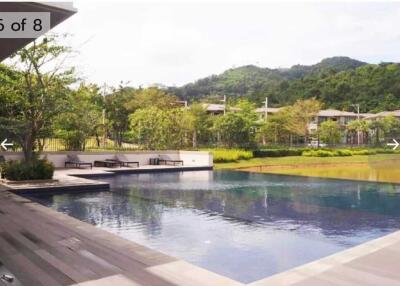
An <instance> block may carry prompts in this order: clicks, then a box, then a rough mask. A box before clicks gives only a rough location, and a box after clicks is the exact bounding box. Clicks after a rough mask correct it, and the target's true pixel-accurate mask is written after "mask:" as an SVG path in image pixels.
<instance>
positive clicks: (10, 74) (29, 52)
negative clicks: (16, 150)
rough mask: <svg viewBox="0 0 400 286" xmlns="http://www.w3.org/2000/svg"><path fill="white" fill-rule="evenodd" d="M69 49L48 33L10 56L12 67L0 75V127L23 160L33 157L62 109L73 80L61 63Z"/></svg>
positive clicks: (28, 160) (72, 76)
mask: <svg viewBox="0 0 400 286" xmlns="http://www.w3.org/2000/svg"><path fill="white" fill-rule="evenodd" d="M69 53H70V49H69V48H68V47H65V46H63V45H60V44H59V43H58V36H56V35H51V36H47V37H44V38H42V39H41V40H37V41H35V42H33V44H31V45H30V46H28V47H26V48H23V49H21V50H20V51H19V52H17V54H16V55H14V57H13V59H14V66H13V67H10V68H7V72H6V76H2V77H1V79H0V80H1V82H0V98H2V100H4V101H5V102H4V103H5V105H4V106H2V107H1V108H2V112H0V116H1V117H0V128H1V129H2V132H3V133H5V134H7V135H8V136H9V137H10V138H11V139H13V140H15V141H16V142H17V143H18V144H19V145H21V147H22V149H23V153H24V158H25V160H26V161H27V162H30V161H32V160H34V159H35V156H34V155H35V153H34V152H35V149H36V145H37V142H38V139H39V138H42V137H44V136H45V135H47V134H49V133H50V132H51V128H52V123H53V119H54V118H55V117H56V116H57V114H59V113H60V112H61V111H62V110H63V106H64V103H65V100H66V98H67V95H68V93H69V89H68V86H69V85H70V84H71V83H72V82H74V81H75V78H74V73H73V69H72V68H68V67H66V66H65V64H64V60H65V57H66V55H68V54H69Z"/></svg>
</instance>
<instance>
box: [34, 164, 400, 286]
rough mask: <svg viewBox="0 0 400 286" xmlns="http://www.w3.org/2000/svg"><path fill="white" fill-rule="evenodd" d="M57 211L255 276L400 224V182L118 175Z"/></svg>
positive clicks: (61, 203)
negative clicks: (101, 188)
mask: <svg viewBox="0 0 400 286" xmlns="http://www.w3.org/2000/svg"><path fill="white" fill-rule="evenodd" d="M101 180H102V181H108V182H110V183H111V192H100V193H70V194H56V195H51V194H46V195H38V196H36V197H35V198H34V199H35V200H38V201H39V202H41V203H42V204H44V205H46V206H48V207H51V208H53V209H55V210H57V211H60V212H63V213H67V214H69V215H71V216H73V217H76V218H78V219H80V220H82V221H86V222H88V223H91V224H94V225H96V226H98V227H100V228H102V229H105V230H108V231H110V232H113V233H115V234H117V235H120V236H122V237H125V238H127V239H130V240H133V241H136V242H139V243H141V244H143V245H146V246H148V247H151V248H154V249H157V250H159V251H161V252H164V253H166V254H169V255H172V256H176V257H179V258H182V259H185V260H187V261H189V262H191V263H193V264H196V265H198V266H201V267H204V268H206V269H208V270H210V271H214V272H216V273H219V274H222V275H225V276H228V277H230V278H232V279H236V280H238V281H240V282H244V283H249V282H252V281H256V280H258V279H262V278H265V277H267V276H269V275H272V274H275V273H278V272H281V271H284V270H288V269H290V268H292V267H295V266H298V265H301V264H304V263H306V262H310V261H312V260H315V259H318V258H322V257H324V256H327V255H329V254H332V253H335V252H338V251H340V250H343V249H346V248H349V247H351V246H355V245H357V244H360V243H362V242H365V241H368V240H370V239H373V238H377V237H380V236H382V235H385V234H388V233H390V232H393V231H395V230H397V229H399V226H400V185H393V184H376V183H362V182H353V181H339V180H320V179H313V178H301V177H290V176H279V175H268V174H254V173H244V172H233V171H198V172H183V173H161V174H139V175H118V176H115V177H112V178H102V179H101Z"/></svg>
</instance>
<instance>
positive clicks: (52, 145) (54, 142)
mask: <svg viewBox="0 0 400 286" xmlns="http://www.w3.org/2000/svg"><path fill="white" fill-rule="evenodd" d="M8 142H9V143H12V144H13V145H12V146H7V151H11V152H12V151H14V152H18V151H22V147H21V146H20V145H18V144H17V143H16V142H13V141H10V140H8ZM35 149H36V150H38V151H43V152H61V151H93V152H96V151H107V150H125V151H135V150H138V149H139V146H138V145H137V144H133V143H127V142H122V143H121V144H118V143H117V142H116V141H114V140H111V139H103V138H100V139H98V138H94V137H93V138H88V139H86V140H85V141H84V142H80V144H74V146H71V145H70V144H68V142H66V141H65V140H63V139H60V138H45V139H40V140H38V141H37V142H36V144H35ZM0 151H5V150H0Z"/></svg>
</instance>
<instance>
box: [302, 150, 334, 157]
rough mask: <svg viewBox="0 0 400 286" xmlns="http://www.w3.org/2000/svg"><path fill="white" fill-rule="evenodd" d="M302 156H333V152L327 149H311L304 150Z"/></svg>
mask: <svg viewBox="0 0 400 286" xmlns="http://www.w3.org/2000/svg"><path fill="white" fill-rule="evenodd" d="M302 156H306V157H333V156H335V152H332V151H328V150H311V151H304V152H303V153H302Z"/></svg>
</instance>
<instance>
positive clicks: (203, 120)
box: [184, 103, 212, 148]
mask: <svg viewBox="0 0 400 286" xmlns="http://www.w3.org/2000/svg"><path fill="white" fill-rule="evenodd" d="M185 115H186V117H185V120H184V122H185V123H186V124H185V125H186V128H187V129H188V131H189V132H191V133H192V147H193V148H197V145H198V143H199V142H200V143H205V142H207V141H208V140H209V138H210V128H211V124H212V122H211V120H210V118H209V116H208V114H207V110H206V109H205V108H204V106H203V105H202V104H200V103H195V104H192V105H191V106H190V108H189V110H187V112H186V113H185Z"/></svg>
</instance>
